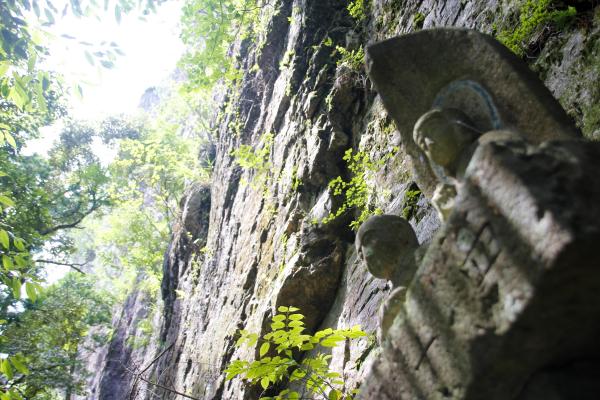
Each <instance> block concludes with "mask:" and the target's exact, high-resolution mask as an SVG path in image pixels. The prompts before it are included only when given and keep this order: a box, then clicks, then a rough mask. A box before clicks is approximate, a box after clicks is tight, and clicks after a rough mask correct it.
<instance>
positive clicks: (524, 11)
mask: <svg viewBox="0 0 600 400" xmlns="http://www.w3.org/2000/svg"><path fill="white" fill-rule="evenodd" d="M555 3H556V1H555V0H525V2H524V3H523V4H522V5H521V8H520V10H519V24H518V25H517V27H516V28H515V27H512V26H511V27H506V28H505V29H503V30H502V31H500V32H499V33H498V35H497V37H498V40H499V41H500V42H502V44H504V45H505V46H506V47H508V48H509V49H510V50H512V51H513V52H514V53H515V54H517V55H519V56H523V55H524V54H525V51H526V50H527V48H528V47H529V44H530V43H529V42H530V40H531V38H532V37H533V36H534V35H535V34H536V32H539V31H540V30H541V29H542V28H544V27H545V26H547V25H553V26H554V27H555V28H557V29H563V28H565V27H566V26H567V25H569V24H570V23H571V22H572V21H573V19H574V17H575V15H576V14H577V10H576V9H575V7H572V6H569V7H567V9H566V10H559V9H556V6H555Z"/></svg>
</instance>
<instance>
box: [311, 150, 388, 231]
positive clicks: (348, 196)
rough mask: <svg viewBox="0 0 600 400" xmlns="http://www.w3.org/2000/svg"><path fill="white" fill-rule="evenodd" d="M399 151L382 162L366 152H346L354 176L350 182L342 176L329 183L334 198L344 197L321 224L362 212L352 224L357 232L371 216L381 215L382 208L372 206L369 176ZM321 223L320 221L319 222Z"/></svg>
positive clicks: (382, 159)
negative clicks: (352, 212)
mask: <svg viewBox="0 0 600 400" xmlns="http://www.w3.org/2000/svg"><path fill="white" fill-rule="evenodd" d="M397 151H398V149H394V151H392V152H391V153H388V154H386V155H385V156H383V157H382V158H381V159H380V160H377V161H373V160H371V158H370V157H369V154H368V153H366V152H364V151H357V152H353V150H352V149H348V150H346V153H344V157H343V158H342V159H343V160H344V161H346V164H347V166H348V170H349V171H350V173H351V174H352V177H351V178H350V180H345V179H343V178H342V177H341V176H338V177H337V178H335V179H333V180H332V181H330V182H329V189H331V191H332V193H333V195H334V196H343V197H344V201H343V203H342V205H341V206H340V207H339V208H338V209H337V210H335V211H332V212H331V214H329V215H328V216H327V217H325V218H323V219H322V220H321V221H320V222H321V223H324V224H326V223H328V222H331V221H333V220H335V219H336V218H337V217H339V216H341V215H343V214H345V213H346V212H348V211H350V210H352V209H354V210H357V211H358V212H360V214H358V217H357V218H356V219H355V220H354V221H352V222H351V223H350V228H352V229H354V230H357V229H358V228H359V227H360V224H362V223H363V222H364V221H366V220H367V218H369V217H370V216H371V215H374V214H381V213H382V212H383V211H382V210H381V209H380V208H374V207H373V206H372V204H371V201H370V199H371V197H372V190H373V189H372V188H370V187H369V185H368V184H367V178H368V176H369V175H371V174H374V173H376V172H377V171H379V169H380V168H381V167H383V166H384V165H385V162H386V161H387V160H388V159H390V158H391V157H393V156H394V155H395V154H396V153H397ZM317 222H319V221H317Z"/></svg>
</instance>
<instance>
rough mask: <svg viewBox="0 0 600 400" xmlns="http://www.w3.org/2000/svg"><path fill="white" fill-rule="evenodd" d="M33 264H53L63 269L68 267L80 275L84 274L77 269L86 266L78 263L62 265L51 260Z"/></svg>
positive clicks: (62, 263)
mask: <svg viewBox="0 0 600 400" xmlns="http://www.w3.org/2000/svg"><path fill="white" fill-rule="evenodd" d="M33 261H34V262H39V263H44V264H53V265H63V266H65V267H69V268H72V269H74V270H75V271H77V272H79V273H80V274H83V275H85V272H83V271H82V270H81V269H80V268H79V267H84V266H86V265H87V263H83V264H78V263H64V262H60V261H52V260H33Z"/></svg>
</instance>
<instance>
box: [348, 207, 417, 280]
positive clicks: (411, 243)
mask: <svg viewBox="0 0 600 400" xmlns="http://www.w3.org/2000/svg"><path fill="white" fill-rule="evenodd" d="M355 244H356V252H357V254H358V257H359V258H360V259H361V260H363V261H364V263H365V264H366V266H367V269H368V270H369V272H370V273H371V274H372V275H373V276H374V277H376V278H380V279H387V280H390V281H392V284H393V285H394V286H407V285H408V283H409V282H410V280H411V279H412V276H413V275H414V272H415V269H416V260H415V255H416V254H415V253H416V250H417V249H418V248H419V241H418V240H417V236H416V235H415V231H414V230H413V228H412V226H410V224H409V223H408V221H407V220H405V219H404V218H402V217H399V216H397V215H373V216H372V217H370V218H369V219H368V220H366V221H365V222H364V223H363V224H362V225H361V226H360V228H359V229H358V233H357V234H356V243H355Z"/></svg>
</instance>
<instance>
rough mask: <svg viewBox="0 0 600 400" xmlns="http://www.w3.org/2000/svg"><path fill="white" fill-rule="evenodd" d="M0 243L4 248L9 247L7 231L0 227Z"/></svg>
mask: <svg viewBox="0 0 600 400" xmlns="http://www.w3.org/2000/svg"><path fill="white" fill-rule="evenodd" d="M0 244H2V246H4V248H5V249H7V250H8V249H9V247H10V238H9V236H8V232H6V231H5V230H4V229H2V228H0Z"/></svg>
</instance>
